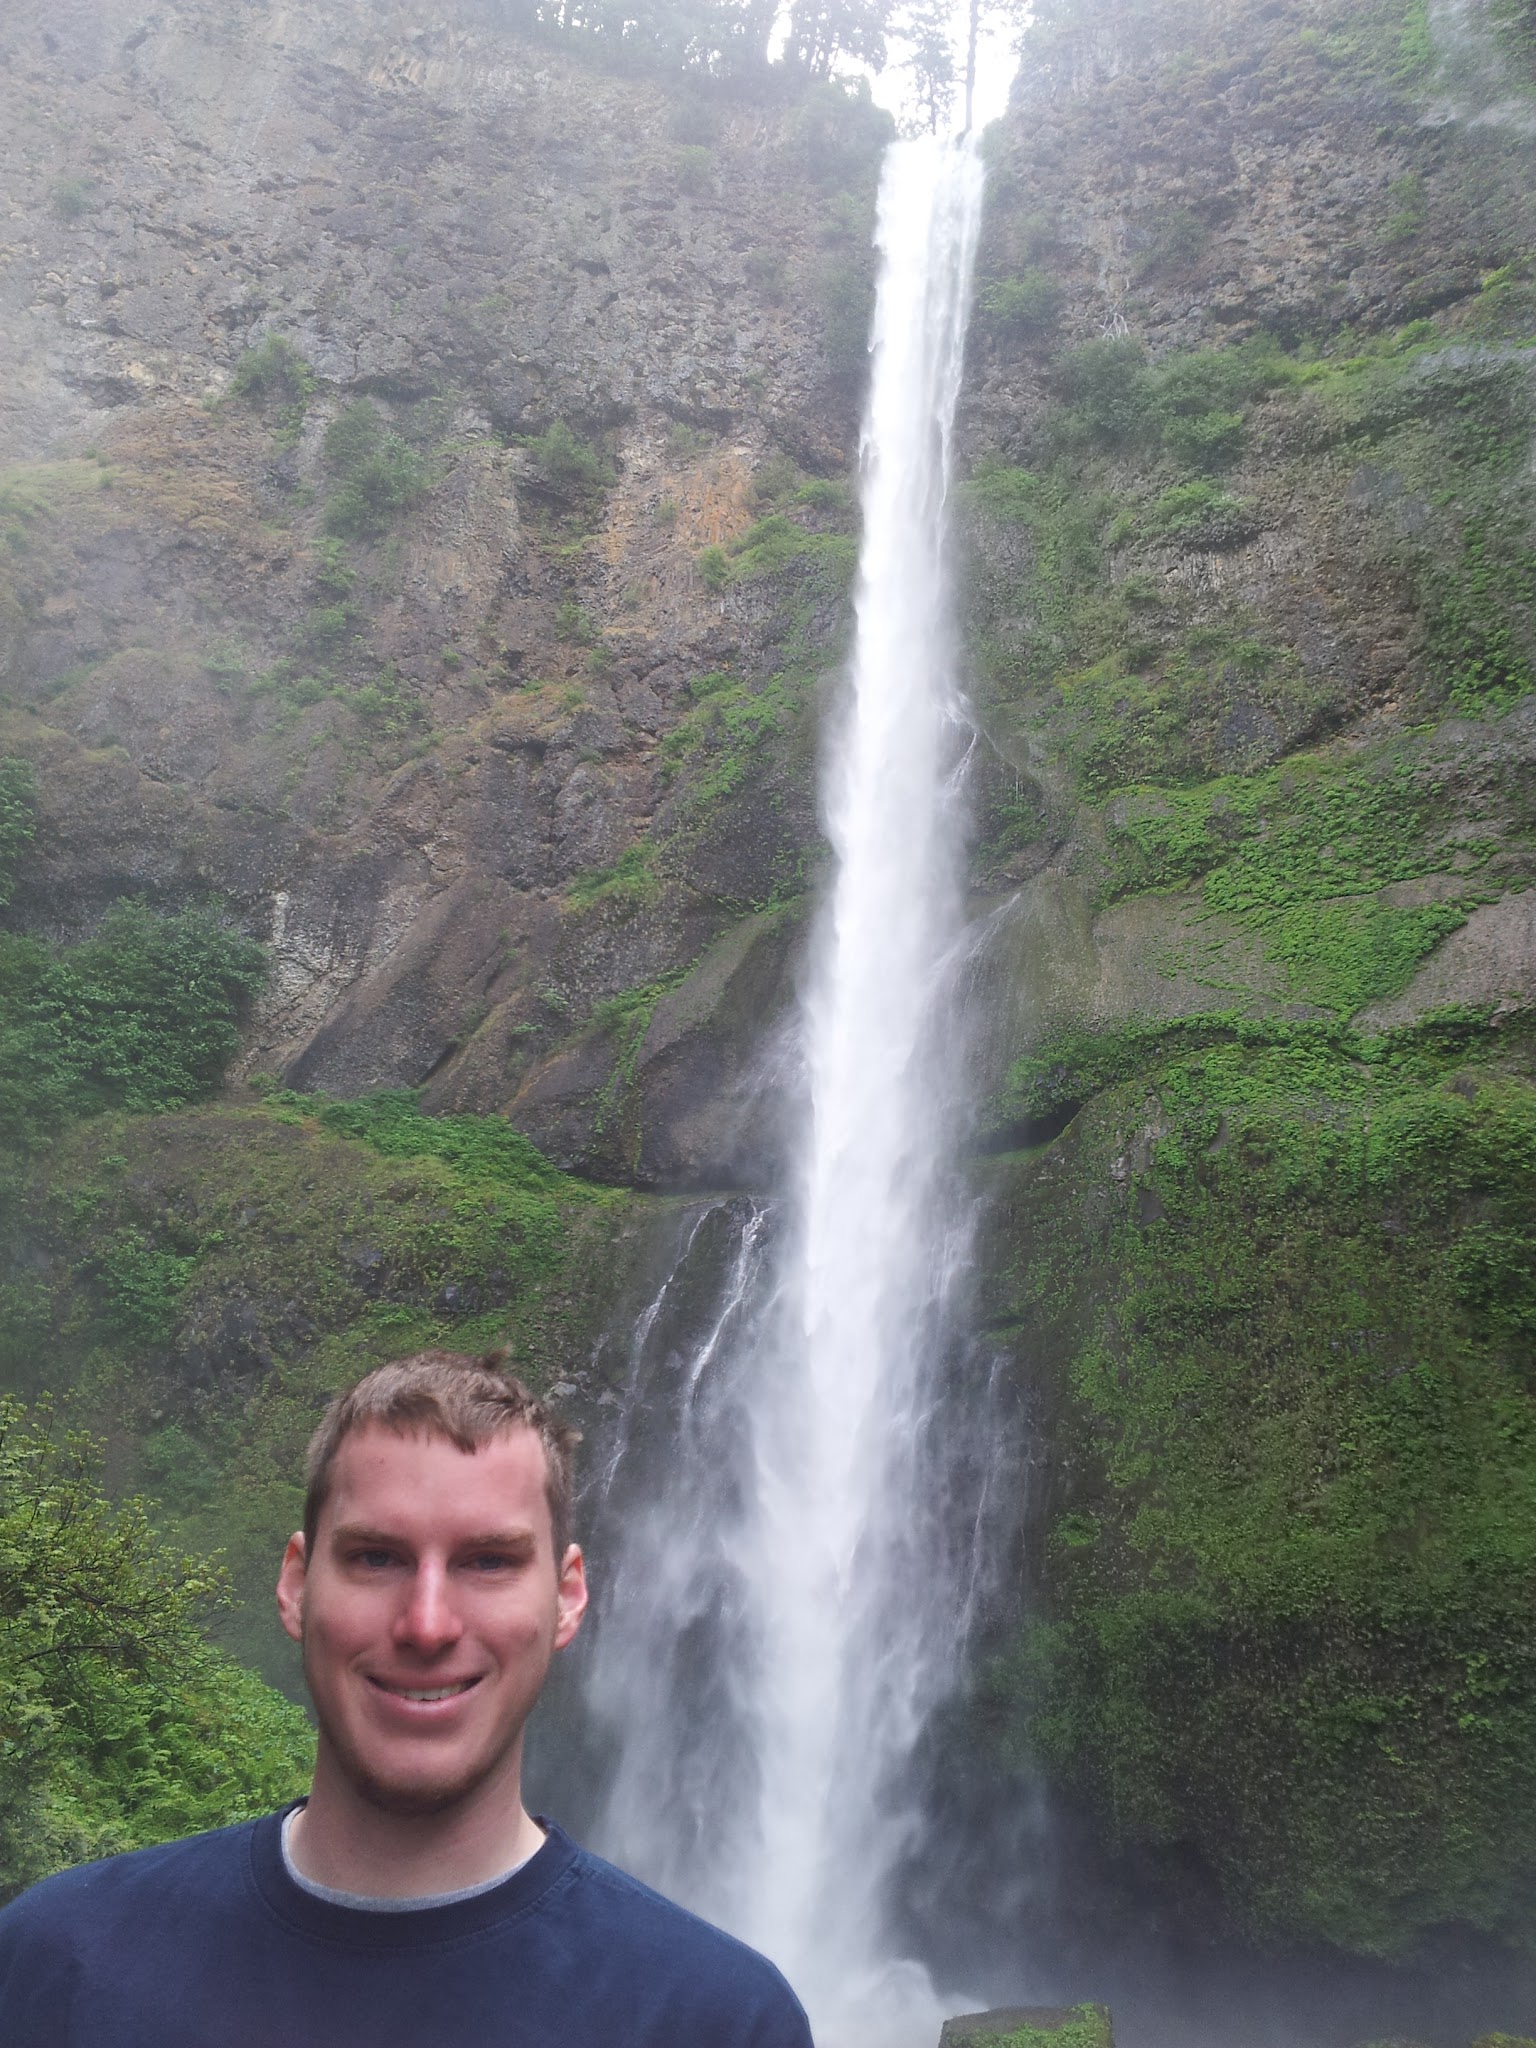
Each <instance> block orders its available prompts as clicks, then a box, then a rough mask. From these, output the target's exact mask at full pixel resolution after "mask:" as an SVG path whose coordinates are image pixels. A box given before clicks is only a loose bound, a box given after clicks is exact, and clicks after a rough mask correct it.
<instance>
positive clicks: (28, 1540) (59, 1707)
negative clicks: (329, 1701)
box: [0, 1401, 312, 1900]
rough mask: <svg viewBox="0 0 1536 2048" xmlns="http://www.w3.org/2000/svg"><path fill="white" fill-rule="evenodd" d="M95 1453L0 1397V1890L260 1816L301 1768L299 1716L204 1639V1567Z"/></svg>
mask: <svg viewBox="0 0 1536 2048" xmlns="http://www.w3.org/2000/svg"><path fill="white" fill-rule="evenodd" d="M96 1464H97V1455H96V1449H95V1446H94V1445H93V1444H92V1443H91V1442H90V1440H89V1439H88V1438H86V1437H83V1436H78V1435H66V1436H62V1437H61V1436H58V1435H56V1434H55V1433H54V1432H53V1431H52V1430H51V1429H50V1427H49V1425H48V1421H47V1418H46V1416H45V1417H43V1418H41V1419H38V1420H34V1421H31V1422H28V1421H27V1420H26V1419H25V1418H24V1416H23V1413H22V1411H21V1409H20V1406H19V1405H18V1404H17V1403H16V1402H14V1401H0V1900H3V1899H6V1898H8V1897H11V1896H13V1895H14V1894H15V1893H16V1892H18V1891H20V1890H21V1889H22V1888H23V1887H24V1886H25V1885H28V1884H30V1883H32V1882H33V1881H34V1880H35V1879H37V1878H38V1877H41V1876H43V1875H45V1874H46V1873H47V1872H48V1871H50V1870H54V1869H57V1868H58V1867H59V1866H60V1865H62V1864H67V1863H78V1862H83V1861H85V1860H86V1859H88V1858H90V1857H93V1856H100V1855H107V1854H111V1853H113V1852H115V1851H117V1850H120V1849H134V1848H140V1847H143V1846H144V1845H146V1844H148V1843H151V1842H160V1841H165V1840H168V1839H170V1838H171V1837H173V1836H177V1835H185V1834H190V1833H192V1832H193V1831H194V1830H196V1829H199V1828H209V1827H224V1826H227V1825H228V1824H229V1823H230V1822H231V1821H237V1820H242V1819H245V1818H248V1817H249V1816H251V1815H254V1814H258V1813H265V1812H268V1811H269V1810H270V1809H271V1808H272V1807H274V1806H276V1805H279V1804H281V1802H282V1801H283V1800H284V1799H287V1798H291V1797H292V1796H293V1795H294V1794H295V1793H297V1792H299V1791H301V1790H302V1789H303V1786H304V1782H305V1779H306V1777H307V1775H308V1770H309V1764H310V1759H311V1750H312V1745H311V1738H310V1733H309V1727H308V1724H307V1722H306V1721H305V1718H304V1715H303V1714H302V1713H301V1712H300V1710H299V1709H298V1708H297V1707H294V1706H292V1705H290V1704H289V1702H288V1701H286V1700H284V1699H282V1698H280V1697H279V1695H278V1694H276V1693H274V1692H272V1691H271V1690H270V1689H269V1688H268V1687H267V1686H265V1685H263V1684H262V1683H261V1681H260V1680H259V1679H258V1678H255V1677H253V1676H252V1675H251V1673H249V1672H247V1671H244V1670H242V1669H241V1668H240V1667H239V1666H238V1665H237V1664H235V1663H233V1662H232V1661H231V1660H230V1659H229V1658H227V1657H225V1656H224V1655H222V1653H220V1652H219V1651H217V1650H215V1649H213V1648H212V1647H211V1646H210V1645H209V1643H208V1642H207V1640H206V1638H205V1637H204V1634H203V1630H202V1619H203V1617H204V1615H205V1614H206V1613H207V1612H208V1611H209V1609H210V1608H211V1607H212V1606H213V1605H215V1604H216V1603H217V1602H218V1601H219V1600H220V1598H221V1597H222V1593H223V1587H222V1580H221V1575H220V1573H219V1571H218V1570H217V1568H216V1567H215V1566H212V1565H209V1564H206V1563H199V1562H196V1561H194V1560H193V1559H190V1558H184V1557H175V1556H172V1555H171V1554H170V1553H168V1552H167V1551H165V1550H163V1549H162V1548H160V1546H159V1545H158V1544H157V1543H156V1542H155V1541H154V1539H153V1537H152V1536H151V1535H150V1533H149V1529H148V1527H147V1525H146V1523H145V1521H144V1517H143V1515H142V1513H141V1512H140V1511H139V1509H138V1508H136V1507H135V1506H133V1505H131V1504H130V1505H129V1506H127V1507H124V1508H120V1509H114V1508H112V1507H111V1506H110V1505H109V1504H108V1503H107V1501H106V1500H105V1499H104V1497H103V1496H102V1493H101V1491H100V1488H99V1485H98V1481H97V1477H96Z"/></svg>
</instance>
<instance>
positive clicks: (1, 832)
mask: <svg viewBox="0 0 1536 2048" xmlns="http://www.w3.org/2000/svg"><path fill="white" fill-rule="evenodd" d="M36 831H37V770H36V769H35V768H34V767H33V766H32V763H31V762H30V761H24V760H21V759H19V758H17V757H16V756H14V755H8V756H6V757H4V758H3V759H0V905H3V904H6V903H9V902H10V900H11V898H12V896H14V895H15V893H16V863H17V861H18V860H19V859H20V857H21V855H22V853H23V851H24V850H25V849H26V848H27V847H28V846H30V845H31V843H32V839H33V836H34V834H35V833H36Z"/></svg>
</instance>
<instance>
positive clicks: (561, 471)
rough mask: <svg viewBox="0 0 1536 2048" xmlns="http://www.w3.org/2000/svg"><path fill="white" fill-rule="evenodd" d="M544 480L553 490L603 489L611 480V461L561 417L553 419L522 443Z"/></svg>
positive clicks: (569, 492) (581, 490)
mask: <svg viewBox="0 0 1536 2048" xmlns="http://www.w3.org/2000/svg"><path fill="white" fill-rule="evenodd" d="M523 446H524V447H525V448H526V449H527V450H528V453H529V455H530V456H532V458H533V460H534V462H535V463H536V464H537V466H538V469H539V472H540V474H541V475H542V476H543V478H544V480H545V482H546V483H548V484H550V485H551V486H552V487H553V488H554V489H555V490H556V491H559V492H563V493H568V494H577V493H581V492H584V491H598V490H606V489H607V488H608V487H609V485H610V484H612V483H613V482H614V480H615V479H614V471H613V464H612V463H611V462H609V460H608V458H607V457H606V456H605V455H604V454H603V452H602V450H601V449H599V448H594V447H593V445H592V443H591V442H590V441H584V440H582V438H581V436H580V435H579V434H575V433H573V432H572V431H571V429H570V428H569V427H568V426H567V425H566V423H565V421H564V420H559V419H557V420H553V421H552V422H551V423H550V425H549V426H548V427H546V428H545V430H544V432H543V433H542V434H536V435H534V436H533V437H532V438H531V439H530V440H527V441H525V442H524V443H523Z"/></svg>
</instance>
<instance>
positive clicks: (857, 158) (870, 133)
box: [784, 78, 896, 189]
mask: <svg viewBox="0 0 1536 2048" xmlns="http://www.w3.org/2000/svg"><path fill="white" fill-rule="evenodd" d="M895 131H896V124H895V122H894V121H893V120H892V118H891V116H890V115H889V114H888V113H886V111H885V109H884V108H883V107H877V106H876V105H875V103H874V101H873V100H872V99H871V97H870V91H869V81H868V79H867V78H858V79H849V80H846V81H844V80H837V81H831V80H825V81H822V82H820V83H818V84H816V85H813V86H812V87H811V88H810V89H809V91H807V92H806V93H805V94H804V95H803V96H802V97H801V99H800V102H799V104H798V105H797V106H796V107H795V108H794V110H793V112H792V113H791V114H790V115H789V117H788V119H787V120H786V122H785V124H784V146H785V149H786V151H787V152H788V154H789V155H790V156H791V157H792V158H793V160H794V164H795V168H796V170H797V171H799V172H800V173H802V174H805V173H808V174H809V175H810V176H811V177H812V178H814V179H815V181H816V182H817V183H818V184H819V185H822V186H826V187H831V188H833V189H837V188H844V189H850V188H855V187H860V186H864V185H867V184H870V183H872V182H873V179H874V176H875V172H876V170H877V169H878V167H879V163H880V157H881V154H882V152H883V151H884V149H885V146H886V144H887V143H888V142H889V141H890V140H891V138H892V136H893V135H894V134H895Z"/></svg>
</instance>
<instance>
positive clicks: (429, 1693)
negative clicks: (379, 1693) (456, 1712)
mask: <svg viewBox="0 0 1536 2048" xmlns="http://www.w3.org/2000/svg"><path fill="white" fill-rule="evenodd" d="M474 1682H475V1681H474V1680H473V1679H472V1678H464V1679H461V1680H460V1681H459V1683H458V1684H457V1685H434V1686H430V1687H429V1686H411V1685H392V1686H390V1687H389V1688H388V1690H389V1691H390V1692H392V1693H395V1694H396V1695H397V1696H398V1697H399V1698H400V1699H403V1700H451V1699H452V1698H453V1697H454V1696H455V1694H457V1693H461V1692H468V1691H469V1688H470V1687H471V1686H472V1685H473V1684H474Z"/></svg>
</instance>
